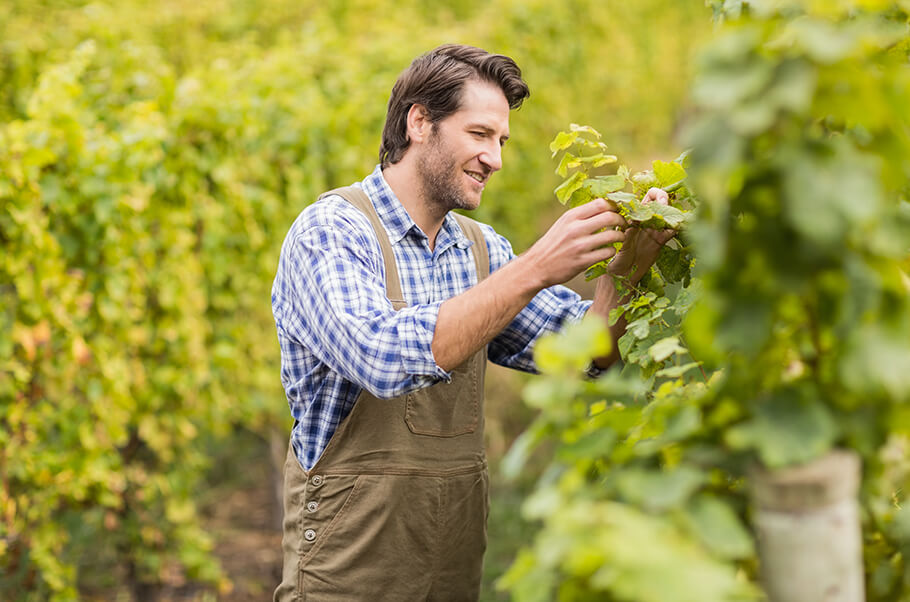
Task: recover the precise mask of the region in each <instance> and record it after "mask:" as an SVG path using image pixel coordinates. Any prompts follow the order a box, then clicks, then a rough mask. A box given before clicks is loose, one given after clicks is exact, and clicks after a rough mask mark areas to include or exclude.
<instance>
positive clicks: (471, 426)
mask: <svg viewBox="0 0 910 602" xmlns="http://www.w3.org/2000/svg"><path fill="white" fill-rule="evenodd" d="M484 362H486V353H484V352H478V353H476V354H474V356H472V357H471V358H470V359H468V360H467V361H466V362H465V363H464V364H462V365H461V366H459V367H457V368H455V370H453V371H452V381H451V382H448V383H437V384H435V385H433V386H432V387H427V388H426V389H420V390H419V391H414V392H413V393H409V394H408V395H407V397H406V399H407V403H406V409H405V422H406V423H407V425H408V428H409V429H410V430H411V432H412V433H414V434H416V435H430V436H434V437H457V436H458V435H465V434H467V433H473V432H474V431H475V430H476V429H477V427H478V425H479V424H480V412H481V409H480V400H481V398H482V395H483V371H482V370H481V368H482V367H483V363H484Z"/></svg>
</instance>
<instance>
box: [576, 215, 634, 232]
mask: <svg viewBox="0 0 910 602" xmlns="http://www.w3.org/2000/svg"><path fill="white" fill-rule="evenodd" d="M626 225H627V224H626V220H625V218H624V217H623V216H621V215H620V214H618V213H616V212H615V211H604V212H603V213H598V214H597V215H592V216H591V217H589V218H588V219H586V220H585V227H586V228H587V229H588V230H590V231H594V230H600V229H601V228H610V229H613V228H617V227H619V228H625V227H626Z"/></svg>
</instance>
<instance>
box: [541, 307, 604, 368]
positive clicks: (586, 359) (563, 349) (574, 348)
mask: <svg viewBox="0 0 910 602" xmlns="http://www.w3.org/2000/svg"><path fill="white" fill-rule="evenodd" d="M610 348H611V344H610V336H609V332H608V331H607V326H606V324H605V323H604V320H603V319H601V318H600V317H599V316H595V315H593V314H591V315H586V316H585V317H584V319H582V320H581V321H580V322H576V323H574V324H570V325H569V326H567V327H566V328H565V329H564V330H563V331H562V332H560V333H558V334H551V335H547V336H544V337H541V339H540V340H539V341H537V344H536V345H535V346H534V361H535V363H536V364H537V367H538V368H539V369H540V371H541V372H544V373H548V374H561V373H565V372H573V373H578V374H580V373H581V372H582V371H584V369H585V368H587V366H588V364H589V363H590V362H591V360H592V359H593V358H595V357H601V356H604V355H607V354H609V353H610Z"/></svg>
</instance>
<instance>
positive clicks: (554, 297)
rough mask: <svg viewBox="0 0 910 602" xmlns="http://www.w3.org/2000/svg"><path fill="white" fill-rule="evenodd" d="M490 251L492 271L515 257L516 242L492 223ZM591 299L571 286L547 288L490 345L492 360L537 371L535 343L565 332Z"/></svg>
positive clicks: (486, 232)
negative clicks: (543, 337)
mask: <svg viewBox="0 0 910 602" xmlns="http://www.w3.org/2000/svg"><path fill="white" fill-rule="evenodd" d="M483 228H484V236H485V238H486V239H487V248H488V249H489V251H490V271H491V272H492V271H495V270H497V269H499V268H500V267H502V266H504V265H505V264H506V263H508V262H509V261H512V260H513V259H515V253H514V252H513V251H512V245H511V244H510V243H509V241H508V240H506V239H505V238H504V237H502V236H500V235H499V234H497V233H496V231H495V230H493V228H491V227H490V226H486V225H484V226H483ZM589 307H591V301H585V300H583V299H582V298H581V296H580V295H579V294H578V293H576V292H575V291H573V290H571V289H570V288H568V287H565V286H562V285H557V286H551V287H549V288H545V289H543V290H542V291H540V292H539V293H537V295H535V296H534V298H533V299H531V302H530V303H528V304H527V305H526V306H525V308H524V309H522V310H521V311H520V312H519V313H518V315H517V316H515V318H514V319H513V320H512V321H511V322H510V323H509V324H508V326H506V327H505V329H503V331H502V332H501V333H499V334H498V335H497V336H496V337H495V338H494V339H493V340H492V341H491V342H490V345H489V347H488V356H489V358H490V361H492V362H493V363H495V364H499V365H500V366H505V367H507V368H514V369H516V370H522V371H524V372H535V373H536V372H537V371H538V370H537V366H536V364H535V363H534V345H535V344H536V342H537V340H538V339H539V338H540V337H542V336H543V335H545V334H548V333H552V332H559V331H561V330H562V329H563V328H564V327H565V326H566V325H568V324H571V323H573V322H577V321H579V320H581V319H582V318H583V317H584V315H585V312H586V311H588V308H589Z"/></svg>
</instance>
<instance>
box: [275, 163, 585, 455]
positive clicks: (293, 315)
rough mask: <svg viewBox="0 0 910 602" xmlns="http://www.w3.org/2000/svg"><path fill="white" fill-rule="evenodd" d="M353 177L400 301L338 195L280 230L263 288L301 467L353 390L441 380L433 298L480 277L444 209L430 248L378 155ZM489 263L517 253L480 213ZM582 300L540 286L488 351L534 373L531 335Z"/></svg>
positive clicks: (397, 389) (365, 225) (574, 314)
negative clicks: (390, 257) (362, 175)
mask: <svg viewBox="0 0 910 602" xmlns="http://www.w3.org/2000/svg"><path fill="white" fill-rule="evenodd" d="M355 185H359V186H361V187H362V188H363V190H364V191H365V192H366V193H367V196H369V198H370V200H371V201H372V202H373V205H374V206H375V207H376V212H377V213H378V214H379V219H380V221H381V222H382V224H383V225H384V226H385V229H386V232H387V233H388V236H389V242H390V243H391V244H392V248H393V249H394V253H395V261H396V263H397V265H398V271H399V277H400V279H401V288H402V292H403V294H404V299H405V301H407V304H408V307H405V308H403V309H401V310H399V311H394V310H393V309H392V305H391V303H390V302H389V300H388V298H387V297H386V292H385V268H384V265H383V259H382V251H381V250H380V248H379V242H378V240H377V239H376V235H375V234H374V231H373V228H372V226H371V225H370V222H369V221H368V220H367V218H366V216H364V215H363V213H361V212H360V211H359V210H358V209H356V208H355V207H354V206H353V205H351V204H350V203H348V202H347V201H345V200H344V199H342V198H341V197H339V196H330V197H327V198H325V199H322V200H321V201H318V202H316V203H314V204H312V205H310V206H309V207H307V208H306V209H304V210H303V212H301V214H300V215H299V217H298V218H297V219H296V220H295V221H294V224H293V225H292V226H291V229H290V231H289V232H288V235H287V237H286V238H285V240H284V244H283V246H282V249H281V257H280V259H279V262H278V272H277V274H276V276H275V282H274V285H273V287H272V312H273V314H274V316H275V324H276V326H277V329H278V342H279V344H280V346H281V382H282V384H283V385H284V390H285V393H286V394H287V398H288V404H289V405H290V409H291V415H292V416H293V417H294V419H295V420H296V421H297V424H296V425H295V427H294V430H293V433H292V437H291V438H292V441H293V445H294V451H295V453H296V455H297V459H298V460H299V461H300V464H301V466H303V467H304V469H305V470H309V469H311V468H312V467H313V466H314V465H315V464H316V461H317V460H318V459H319V456H320V455H321V454H322V451H323V450H324V449H325V447H326V445H328V442H329V439H330V438H331V437H332V434H333V433H334V432H335V430H336V429H337V428H338V425H339V424H340V423H341V421H342V420H343V419H344V418H345V417H346V416H347V415H348V414H349V413H350V411H351V408H352V407H353V406H354V402H355V401H356V399H357V396H358V395H359V394H360V392H361V390H363V389H366V390H367V391H369V392H370V393H371V394H373V395H375V396H376V397H379V398H386V399H388V398H392V397H397V396H400V395H403V394H405V393H408V392H410V391H414V390H416V389H420V388H423V387H428V386H430V385H432V384H434V383H437V382H440V381H448V380H449V379H450V374H449V373H447V372H446V371H444V370H442V369H441V368H440V367H439V366H437V365H436V362H435V361H434V359H433V354H432V352H431V350H430V344H431V342H432V340H433V332H434V330H435V327H436V317H437V314H438V312H439V306H440V305H442V303H443V302H444V301H445V300H446V299H449V298H450V297H453V296H455V295H458V294H459V293H463V292H464V291H466V290H468V289H469V288H470V287H471V286H473V285H474V284H476V283H477V272H476V268H475V265H474V260H473V255H472V254H471V251H470V247H471V245H472V244H473V243H472V242H471V241H469V240H468V239H467V238H466V237H465V235H464V234H463V233H462V231H461V228H460V227H459V226H458V224H457V222H456V221H455V218H454V217H452V216H451V215H447V216H446V219H445V221H444V222H443V224H442V228H441V229H440V231H439V234H438V235H437V237H436V246H435V248H434V249H433V250H432V251H431V250H430V248H429V244H428V242H429V241H428V239H427V236H426V235H425V234H424V233H423V232H422V231H421V230H420V228H418V227H417V225H416V224H415V223H414V220H412V219H411V217H410V216H409V215H408V213H407V211H406V210H405V209H404V207H403V206H402V204H401V202H400V201H398V199H397V198H396V197H395V194H394V193H393V192H392V189H391V188H389V185H388V184H387V183H386V181H385V179H384V178H383V176H382V171H381V169H380V167H379V166H377V167H376V169H375V170H374V171H373V173H371V174H370V175H369V176H368V177H367V178H366V179H365V180H363V182H360V183H359V184H355ZM481 229H482V231H483V234H484V238H485V239H486V243H487V248H488V249H489V254H490V271H491V272H492V271H495V270H496V269H497V268H499V267H502V266H503V265H505V264H506V263H507V262H508V261H510V260H511V259H512V258H514V257H515V255H514V253H513V252H512V247H511V245H510V244H509V242H508V241H507V240H506V239H505V238H503V237H502V236H500V235H498V234H497V233H496V232H495V231H494V230H493V228H491V227H490V226H487V225H485V224H482V225H481ZM589 306H590V302H588V301H582V300H581V298H580V297H579V296H578V295H577V294H575V293H574V292H572V291H571V290H569V289H567V288H565V287H562V286H554V287H551V288H548V289H544V290H542V291H541V292H540V293H538V294H537V296H535V297H534V299H532V300H531V302H530V303H529V304H528V305H527V306H526V307H525V308H524V309H523V310H522V311H521V312H520V313H519V314H518V316H516V317H515V319H514V320H512V322H511V323H510V324H509V325H508V326H507V327H506V328H505V329H504V330H503V331H502V332H501V333H500V334H499V335H498V336H497V337H496V338H495V339H493V341H491V342H490V344H489V346H488V353H489V358H490V360H491V361H493V362H495V363H497V364H500V365H502V366H507V367H510V368H516V369H518V370H524V371H527V372H535V371H536V368H535V366H534V361H533V357H532V351H533V347H534V342H535V341H536V340H537V339H538V338H539V337H540V336H541V335H542V334H544V333H547V332H554V331H558V330H560V329H561V328H562V325H563V323H564V322H566V321H567V320H568V321H576V320H579V319H581V317H582V316H583V315H584V313H585V311H587V309H588V307H589Z"/></svg>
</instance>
